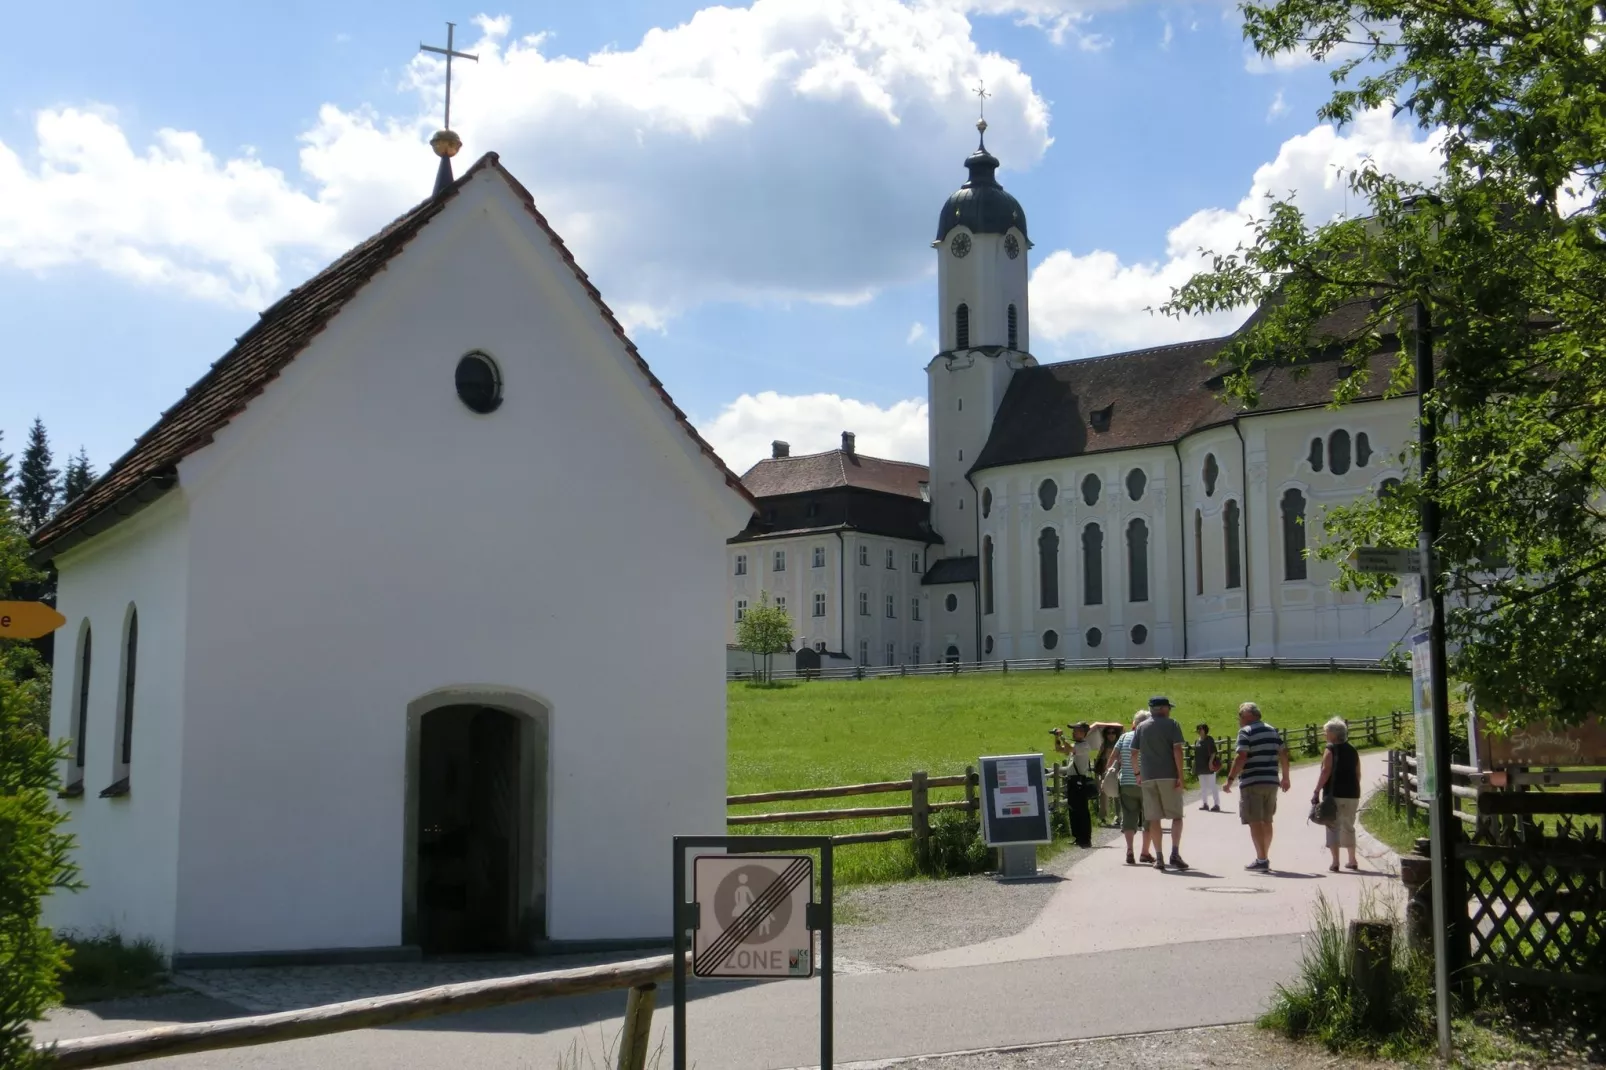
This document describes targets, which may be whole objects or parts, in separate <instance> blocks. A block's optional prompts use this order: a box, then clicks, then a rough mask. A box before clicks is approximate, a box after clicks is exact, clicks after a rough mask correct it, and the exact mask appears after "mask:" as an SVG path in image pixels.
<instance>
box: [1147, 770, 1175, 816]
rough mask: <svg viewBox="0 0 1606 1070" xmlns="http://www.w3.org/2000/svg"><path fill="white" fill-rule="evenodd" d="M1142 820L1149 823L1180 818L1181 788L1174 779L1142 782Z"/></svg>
mask: <svg viewBox="0 0 1606 1070" xmlns="http://www.w3.org/2000/svg"><path fill="white" fill-rule="evenodd" d="M1143 820H1145V821H1148V822H1151V823H1152V822H1155V821H1181V820H1182V789H1181V788H1179V787H1177V782H1176V781H1175V780H1145V781H1144V782H1143Z"/></svg>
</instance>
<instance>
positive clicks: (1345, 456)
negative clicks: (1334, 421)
mask: <svg viewBox="0 0 1606 1070" xmlns="http://www.w3.org/2000/svg"><path fill="white" fill-rule="evenodd" d="M1327 470H1328V471H1329V472H1331V473H1333V474H1334V475H1335V476H1341V475H1343V474H1344V473H1345V472H1348V471H1349V432H1348V431H1345V430H1343V429H1342V428H1340V429H1339V430H1337V431H1334V432H1333V433H1332V434H1331V435H1329V436H1328V438H1327Z"/></svg>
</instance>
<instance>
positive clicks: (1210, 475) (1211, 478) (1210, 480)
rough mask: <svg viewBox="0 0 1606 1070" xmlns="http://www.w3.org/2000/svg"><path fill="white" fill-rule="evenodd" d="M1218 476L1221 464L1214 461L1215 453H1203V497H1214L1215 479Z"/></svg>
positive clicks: (1219, 475)
mask: <svg viewBox="0 0 1606 1070" xmlns="http://www.w3.org/2000/svg"><path fill="white" fill-rule="evenodd" d="M1220 477H1221V466H1220V465H1219V464H1217V463H1216V455H1215V454H1213V453H1207V454H1205V463H1204V488H1205V497H1206V498H1213V497H1215V494H1216V480H1217V479H1219V478H1220Z"/></svg>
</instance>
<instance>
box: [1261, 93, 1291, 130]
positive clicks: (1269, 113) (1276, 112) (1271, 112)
mask: <svg viewBox="0 0 1606 1070" xmlns="http://www.w3.org/2000/svg"><path fill="white" fill-rule="evenodd" d="M1287 114H1288V102H1287V101H1286V100H1284V99H1283V91H1282V90H1281V89H1279V90H1277V95H1276V96H1275V97H1273V98H1272V101H1271V107H1269V108H1267V109H1266V121H1267V122H1268V123H1269V122H1271V121H1272V120H1273V119H1278V118H1281V117H1282V116H1284V115H1287Z"/></svg>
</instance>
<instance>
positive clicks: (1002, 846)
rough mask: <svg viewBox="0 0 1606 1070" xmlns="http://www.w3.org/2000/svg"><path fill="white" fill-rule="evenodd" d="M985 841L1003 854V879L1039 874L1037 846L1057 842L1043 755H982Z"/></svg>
mask: <svg viewBox="0 0 1606 1070" xmlns="http://www.w3.org/2000/svg"><path fill="white" fill-rule="evenodd" d="M978 767H979V768H980V769H981V802H982V806H981V839H982V842H983V843H985V844H986V845H987V846H988V847H996V848H998V849H999V852H1000V854H1001V855H1002V863H1003V864H1002V865H1001V866H1000V867H999V868H1000V870H1001V872H1000V873H999V878H1000V879H1001V880H1022V879H1025V878H1028V877H1035V876H1037V845H1038V844H1040V843H1053V842H1054V833H1053V830H1052V829H1051V828H1050V827H1049V823H1048V794H1047V788H1046V786H1045V784H1044V777H1043V756H1042V755H1041V754H1005V755H999V756H997V757H993V758H981V759H978Z"/></svg>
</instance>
